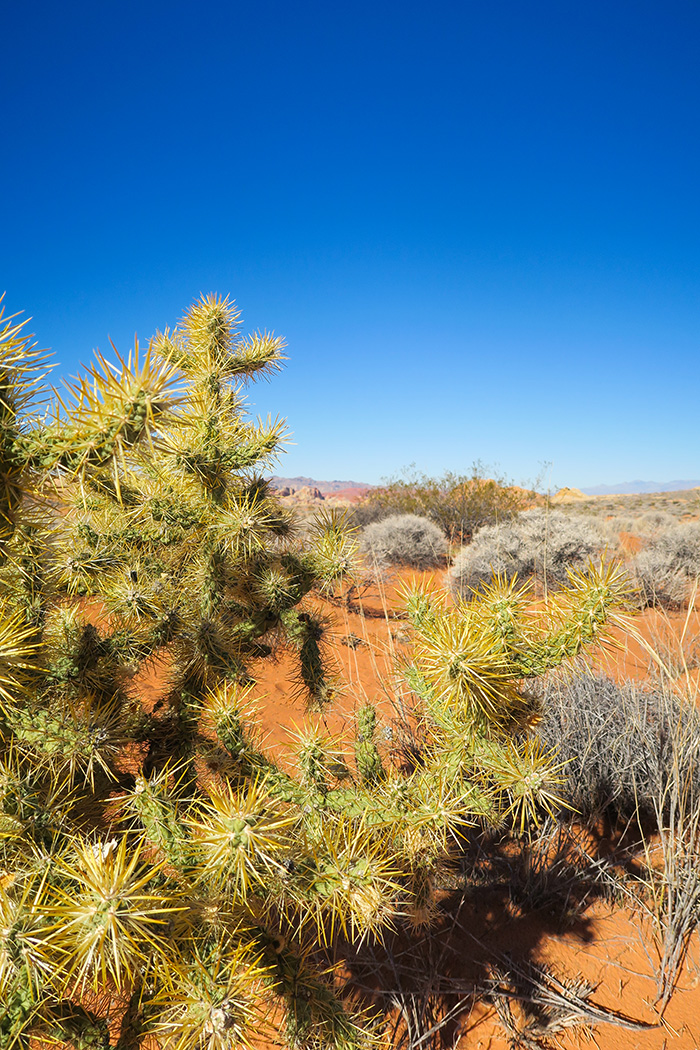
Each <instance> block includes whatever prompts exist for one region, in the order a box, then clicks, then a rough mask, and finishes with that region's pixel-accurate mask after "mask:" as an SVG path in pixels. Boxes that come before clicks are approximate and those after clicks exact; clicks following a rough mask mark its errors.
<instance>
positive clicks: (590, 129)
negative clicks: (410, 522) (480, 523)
mask: <svg viewBox="0 0 700 1050" xmlns="http://www.w3.org/2000/svg"><path fill="white" fill-rule="evenodd" d="M2 35H3V43H2V62H1V63H0V92H1V93H0V98H1V100H2V139H3V154H4V159H3V161H2V164H1V165H0V189H1V190H2V202H3V219H2V224H1V225H0V290H2V289H3V288H4V289H6V291H7V297H6V305H7V308H8V309H9V310H10V311H11V312H12V311H15V310H20V309H23V310H25V311H26V312H27V313H28V314H31V315H32V317H33V322H32V329H33V330H34V331H35V332H36V335H37V338H38V340H39V342H40V343H41V344H42V345H46V346H50V347H52V348H53V349H54V350H55V351H56V354H57V357H58V360H59V361H60V363H61V370H62V372H63V374H65V375H69V374H73V373H75V371H76V370H77V368H78V364H79V362H80V361H84V360H88V359H89V357H90V355H91V351H92V349H93V347H100V348H101V349H103V350H104V349H107V348H108V336H111V338H112V339H113V340H114V342H115V343H116V345H117V347H118V348H120V349H123V350H126V349H128V347H129V344H130V343H131V342H132V340H133V334H134V331H137V332H138V334H139V337H140V338H141V339H142V340H145V339H147V338H148V337H149V336H150V335H151V334H152V333H153V332H154V331H155V330H156V329H157V328H162V327H164V326H165V325H166V324H170V325H172V324H174V323H175V322H176V321H177V319H178V317H179V316H181V314H182V312H183V311H184V309H185V308H186V307H187V305H188V304H189V303H190V302H191V300H192V299H193V298H195V297H196V296H197V295H199V293H201V292H209V291H218V292H221V293H224V294H225V293H230V294H231V295H232V296H233V297H234V298H235V299H236V300H237V301H238V303H239V305H240V306H241V308H242V310H243V314H244V317H245V319H246V324H247V326H248V327H249V328H258V327H267V328H270V329H274V330H275V331H276V332H277V333H279V334H283V335H284V336H285V337H286V339H287V341H288V344H289V362H288V363H287V365H286V368H285V372H284V373H283V375H281V376H279V377H278V378H276V379H275V380H274V381H273V383H272V384H270V385H266V386H264V387H263V388H258V387H255V388H253V389H254V394H253V398H254V401H255V406H256V410H259V411H262V412H263V413H265V414H267V412H272V413H273V414H278V413H279V414H281V415H284V416H286V417H287V418H288V421H289V424H290V427H291V429H292V430H293V432H294V441H295V442H296V444H295V445H293V446H292V447H291V449H290V451H289V453H288V454H287V455H286V456H285V457H283V459H282V461H281V463H280V465H279V468H278V471H277V472H278V473H281V474H285V475H295V474H308V475H311V476H313V477H316V478H326V479H328V478H352V479H355V480H360V481H368V482H376V481H378V480H379V479H380V477H382V476H386V475H389V474H391V473H393V472H394V471H397V470H398V469H400V468H401V467H402V466H404V465H407V464H409V463H411V462H415V463H416V464H417V466H418V467H419V468H421V469H423V470H426V471H428V472H430V473H438V472H441V471H442V470H444V469H447V468H449V469H453V470H458V471H461V470H466V469H467V468H468V467H469V465H470V464H471V463H472V461H473V460H475V459H481V460H483V461H485V462H487V463H491V464H497V465H498V466H499V467H500V469H501V471H502V472H504V473H506V474H508V475H509V476H511V477H513V478H515V479H516V480H524V479H527V478H533V477H534V476H535V475H536V474H537V473H538V472H539V470H540V467H541V464H542V463H543V462H546V461H548V462H551V463H552V464H553V466H552V468H551V472H550V473H549V474H548V481H551V483H552V484H553V485H554V486H558V485H564V484H569V485H578V486H587V485H592V484H595V483H598V482H603V483H613V482H616V481H622V480H628V479H634V478H642V479H656V480H671V479H675V478H698V477H700V427H699V425H698V399H699V393H700V383H699V381H698V380H699V378H700V376H699V374H698V373H699V372H700V352H699V351H700V297H699V295H698V289H699V284H698V278H699V277H700V196H699V189H700V126H699V125H700V120H699V116H698V115H699V113H700V61H699V59H698V54H699V53H700V4H699V3H698V2H697V0H654V2H651V0H634V2H632V0H614V2H612V3H611V2H610V0H604V2H603V0H588V2H587V3H581V2H576V3H574V2H573V0H531V2H529V3H525V2H523V0H479V2H474V0H461V2H440V0H437V2H433V3H431V4H428V3H426V2H422V3H420V4H418V3H414V2H411V0H402V2H400V3H399V2H397V0H389V2H387V0H384V2H382V0H379V2H377V0H374V2H372V3H368V2H366V0H354V2H353V3H352V4H336V3H329V2H328V0H311V2H309V0H300V2H297V3H290V2H289V0H287V2H285V3H282V2H276V0H275V2H272V0H256V2H252V0H246V2H244V3H241V2H237V0H228V2H225V3H224V2H218V0H217V2H210V3H197V4H195V3H190V2H181V0H168V2H167V3H165V2H163V3H160V2H154V0H141V2H132V0H120V3H118V4H117V3H114V2H112V0H102V2H100V3H95V2H94V0H91V2H90V3H89V4H88V3H83V2H68V3H67V4H56V3H53V2H52V3H48V2H45V0H38V2H31V0H27V2H25V3H17V2H16V3H12V4H7V5H5V8H4V10H3V16H2Z"/></svg>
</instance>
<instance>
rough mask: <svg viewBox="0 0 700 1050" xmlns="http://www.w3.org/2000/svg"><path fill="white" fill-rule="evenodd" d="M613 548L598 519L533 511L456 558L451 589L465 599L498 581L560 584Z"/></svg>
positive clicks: (480, 536)
mask: <svg viewBox="0 0 700 1050" xmlns="http://www.w3.org/2000/svg"><path fill="white" fill-rule="evenodd" d="M607 546H608V544H607V542H606V536H605V532H604V530H603V529H602V527H601V526H600V525H599V524H598V523H597V522H596V521H594V520H591V519H590V518H588V517H583V516H581V515H574V514H566V513H564V512H562V511H556V510H555V511H545V510H528V511H525V512H524V513H523V514H521V515H520V516H519V517H518V518H517V519H516V520H514V521H511V522H506V523H505V524H500V525H487V526H485V527H484V528H482V529H479V531H478V532H477V533H476V534H475V536H474V539H473V540H472V542H471V543H470V544H469V545H468V546H466V547H462V549H461V550H460V551H459V552H458V553H457V555H456V557H455V559H454V561H453V563H452V566H451V568H450V571H449V586H450V589H451V590H452V592H453V593H456V594H459V595H460V596H461V597H463V598H467V597H469V595H470V594H473V593H474V592H477V591H481V590H483V589H484V587H485V586H487V585H488V584H490V583H491V582H492V581H493V580H494V579H495V578H496V577H498V576H506V577H513V576H515V575H517V576H519V577H535V578H536V579H537V580H540V581H542V582H544V581H546V583H547V584H548V585H560V584H562V583H564V582H565V581H566V579H567V575H568V570H570V569H573V570H576V569H581V568H583V566H584V565H585V564H586V562H587V561H589V559H590V558H592V557H594V556H595V555H596V554H600V552H601V551H603V550H604V549H605V548H606V547H607Z"/></svg>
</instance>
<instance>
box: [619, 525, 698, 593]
mask: <svg viewBox="0 0 700 1050" xmlns="http://www.w3.org/2000/svg"><path fill="white" fill-rule="evenodd" d="M634 569H635V572H636V575H637V578H638V581H639V586H640V590H641V594H642V598H643V601H644V603H645V604H647V605H667V606H678V605H682V604H683V602H684V601H685V600H686V599H687V597H688V594H689V592H690V588H691V585H692V583H693V581H694V580H696V579H697V578H698V577H700V522H696V521H688V522H680V523H678V524H677V525H673V526H671V527H670V528H665V529H662V530H660V531H659V532H658V533H657V534H656V535H654V536H653V537H652V538H651V539H650V541H649V543H648V545H647V546H646V547H645V548H644V550H641V551H640V552H639V554H638V555H637V556H636V558H635V559H634Z"/></svg>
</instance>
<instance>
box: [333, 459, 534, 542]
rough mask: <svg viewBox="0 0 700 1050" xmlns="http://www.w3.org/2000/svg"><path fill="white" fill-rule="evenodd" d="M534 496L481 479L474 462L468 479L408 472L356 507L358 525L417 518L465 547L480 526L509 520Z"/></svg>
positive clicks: (502, 482) (498, 481) (499, 479)
mask: <svg viewBox="0 0 700 1050" xmlns="http://www.w3.org/2000/svg"><path fill="white" fill-rule="evenodd" d="M534 499H535V494H534V492H531V491H525V490H524V489H521V488H518V487H516V486H514V485H513V484H512V482H509V481H508V480H507V479H505V478H503V477H500V476H497V477H495V478H489V477H486V476H485V470H484V468H483V467H482V465H481V464H479V463H476V464H474V466H473V468H472V472H471V474H454V473H452V472H450V471H448V472H446V473H445V474H443V475H442V476H440V477H431V476H429V475H428V474H421V473H420V472H418V471H416V470H414V469H412V468H409V469H408V470H406V471H405V472H404V474H403V476H399V477H395V478H391V479H390V480H389V481H387V482H385V483H384V484H383V485H381V486H379V487H378V488H375V489H372V490H371V491H370V492H369V493H368V494H367V495H366V496H365V498H364V499H363V500H362V501H361V502H360V503H359V504H358V505H357V506H356V507H355V508H354V511H353V516H354V521H355V522H356V524H358V525H360V526H364V525H368V524H371V523H372V522H375V521H380V520H381V519H382V518H386V517H389V516H391V515H395V514H417V515H419V516H420V517H424V518H430V520H431V521H434V522H435V524H436V525H438V526H439V528H440V529H442V531H443V533H444V534H445V536H446V537H447V539H449V540H450V541H454V540H459V541H461V542H463V543H464V542H467V541H468V540H469V539H470V538H471V536H472V535H473V533H474V532H475V530H476V529H478V528H480V527H481V526H483V525H486V524H489V523H492V522H497V521H507V520H509V519H510V518H512V517H513V516H514V515H515V514H517V513H518V512H519V511H521V510H523V509H524V508H525V507H528V506H530V505H531V504H532V502H533V500H534Z"/></svg>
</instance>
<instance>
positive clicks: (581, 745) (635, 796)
mask: <svg viewBox="0 0 700 1050" xmlns="http://www.w3.org/2000/svg"><path fill="white" fill-rule="evenodd" d="M542 712H543V717H542V721H541V722H540V724H539V726H538V727H537V733H538V735H539V737H540V738H541V740H542V741H543V742H544V743H545V744H546V745H547V746H548V747H550V748H556V751H557V755H558V758H559V760H560V761H561V762H562V763H563V767H562V774H561V775H562V777H563V783H562V786H561V794H562V795H563V796H564V798H565V799H566V801H567V802H569V803H570V804H571V805H572V806H573V807H574V808H575V810H576V811H577V812H578V813H579V814H580V815H581V816H583V817H584V818H596V817H598V816H600V815H601V814H603V813H612V814H615V815H617V816H619V817H621V818H623V819H629V818H630V817H633V816H641V817H642V818H644V819H648V818H653V817H654V816H655V813H656V810H657V808H658V805H659V799H660V798H662V797H664V794H665V792H666V791H667V788H668V784H669V780H670V778H671V776H672V770H673V768H674V765H677V766H678V767H679V768H680V769H681V770H682V771H683V776H684V777H685V778H686V779H687V778H690V780H691V782H692V790H693V792H697V793H698V798H700V714H699V713H698V712H697V710H696V709H695V708H694V707H693V706H691V705H689V704H683V703H682V702H681V701H680V700H679V698H678V696H677V695H676V694H675V693H673V692H672V691H671V690H670V689H668V688H665V687H663V686H662V685H658V686H656V687H655V688H654V689H651V690H649V689H644V688H642V687H641V686H640V685H638V684H637V683H634V682H626V683H624V684H622V685H618V684H617V683H616V682H614V681H612V679H610V678H607V677H605V676H603V675H596V674H592V673H583V674H575V675H572V676H570V677H567V678H564V679H560V680H557V681H552V682H550V683H549V684H548V685H547V687H546V688H545V690H544V695H543V698H542Z"/></svg>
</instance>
